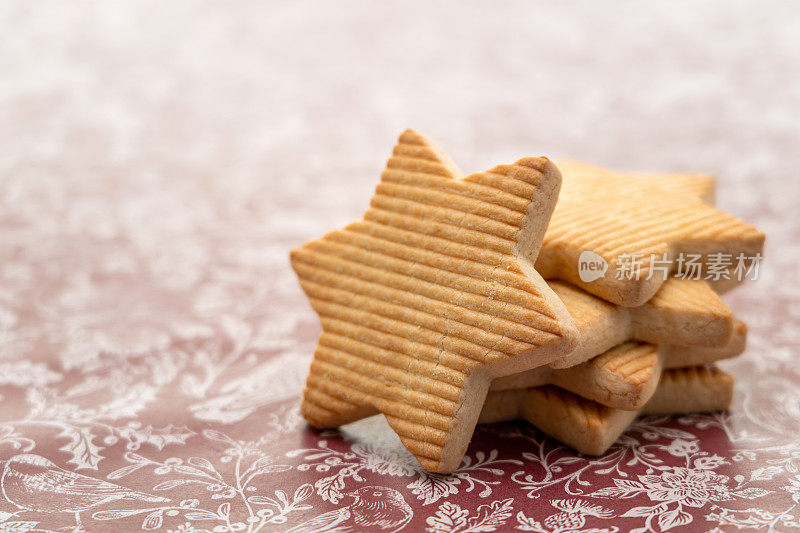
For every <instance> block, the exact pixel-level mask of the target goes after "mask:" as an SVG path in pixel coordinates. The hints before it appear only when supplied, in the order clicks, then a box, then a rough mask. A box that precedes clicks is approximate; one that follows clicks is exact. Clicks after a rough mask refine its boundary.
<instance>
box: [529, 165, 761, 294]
mask: <svg viewBox="0 0 800 533" xmlns="http://www.w3.org/2000/svg"><path fill="white" fill-rule="evenodd" d="M558 165H559V168H560V169H561V172H562V175H563V185H562V190H561V195H560V197H559V201H558V205H557V206H556V210H555V212H554V213H553V217H552V219H551V221H550V226H549V227H548V229H547V233H546V235H545V239H544V242H543V244H542V249H541V251H540V253H539V256H538V258H537V260H536V269H537V270H538V271H539V272H540V273H541V274H542V275H543V276H544V277H545V278H546V279H561V280H564V281H568V282H570V283H572V284H574V285H577V286H579V287H581V288H583V289H584V290H586V291H588V292H590V293H592V294H594V295H597V296H599V297H601V298H603V299H604V300H608V301H609V302H613V303H616V304H619V305H623V306H626V307H635V306H639V305H642V304H643V303H645V302H647V301H648V300H649V299H650V298H652V297H653V295H655V294H656V292H657V291H658V288H659V287H660V286H661V285H662V283H663V282H664V279H663V275H662V274H661V273H660V272H657V271H656V270H655V269H654V268H653V267H654V265H653V264H652V262H651V259H652V258H653V257H655V258H656V260H659V261H660V260H661V259H662V258H663V257H664V254H666V258H667V260H670V261H672V270H673V271H674V270H675V268H676V267H677V265H676V262H675V259H676V258H677V256H678V255H679V254H680V253H685V254H700V255H702V256H703V257H704V258H705V257H707V256H708V255H710V254H714V253H723V254H731V256H732V257H737V256H738V254H740V253H742V254H744V256H745V257H753V256H755V255H756V254H757V253H761V251H762V249H763V245H764V234H763V233H761V232H760V231H758V230H756V229H755V228H754V227H752V226H750V225H749V224H746V223H745V222H742V221H741V220H738V219H736V218H734V217H732V216H730V215H728V214H726V213H723V212H722V211H720V210H718V209H716V208H714V207H713V206H712V205H710V204H709V203H708V202H709V201H711V200H713V180H710V178H708V177H707V176H682V175H665V174H658V175H654V174H626V173H620V172H613V171H610V170H605V169H602V168H599V167H594V166H591V165H586V164H583V163H575V162H571V161H560V162H559V163H558ZM583 252H593V253H594V254H596V256H594V257H597V256H599V257H600V258H602V261H605V262H606V263H607V265H608V270H607V271H606V272H605V274H604V275H603V276H601V277H600V278H598V279H595V280H593V281H581V278H580V275H579V269H578V267H579V257H580V255H581V253H583ZM626 254H627V255H628V256H629V257H630V256H634V255H640V256H641V257H640V258H639V259H640V261H641V266H640V271H639V274H638V276H635V277H634V279H627V278H628V275H627V273H625V272H623V271H622V270H620V267H621V264H622V262H623V257H624V256H625V255H626ZM651 270H653V273H654V275H652V276H651V275H650V271H651ZM618 274H619V276H618ZM618 278H619V279H618ZM648 278H649V279H648Z"/></svg>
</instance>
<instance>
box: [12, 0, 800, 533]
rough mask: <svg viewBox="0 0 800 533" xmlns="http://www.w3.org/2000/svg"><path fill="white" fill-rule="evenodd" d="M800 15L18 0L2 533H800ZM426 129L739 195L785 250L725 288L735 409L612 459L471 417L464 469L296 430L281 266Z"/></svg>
mask: <svg viewBox="0 0 800 533" xmlns="http://www.w3.org/2000/svg"><path fill="white" fill-rule="evenodd" d="M798 15H800V12H799V11H798V8H797V7H795V6H792V5H791V4H782V3H772V2H762V3H758V4H756V3H741V2H725V3H722V2H708V3H702V4H700V5H696V4H695V3H693V2H683V1H681V0H679V1H673V2H664V3H658V4H655V3H647V4H641V3H632V2H622V1H619V2H617V1H615V2H611V3H602V4H600V3H598V4H593V3H575V2H567V3H558V4H557V5H556V4H547V5H545V4H538V3H533V4H531V3H527V2H524V3H523V2H520V3H517V2H508V3H503V4H502V5H494V4H493V5H492V7H489V6H488V5H487V4H485V3H475V4H466V5H460V6H458V7H457V6H456V5H455V4H450V3H439V2H436V3H430V2H414V1H411V2H403V3H402V4H396V5H391V4H371V3H366V2H364V3H362V2H335V3H333V2H332V3H329V4H324V5H323V4H317V3H313V4H312V3H306V2H288V1H286V2H234V3H227V2H226V3H213V4H212V3H207V4H206V3H182V2H130V3H117V2H102V3H101V2H97V3H93V2H89V3H81V4H80V6H68V5H66V4H64V3H58V2H53V3H36V4H35V5H34V4H31V3H27V2H5V3H3V4H2V6H0V28H1V29H2V31H0V72H1V73H2V74H0V146H2V148H0V460H2V461H3V462H2V464H0V469H1V470H2V477H0V488H2V491H0V496H1V497H0V530H4V531H34V530H35V531H55V530H59V529H60V528H75V527H76V526H77V525H78V524H82V527H83V529H85V530H87V531H139V530H142V529H144V530H152V529H155V530H158V529H160V530H164V531H173V532H178V531H180V532H189V531H214V532H221V531H246V532H255V531H265V532H266V531H284V530H288V529H290V528H293V527H296V528H297V529H295V531H305V532H311V531H393V530H405V531H422V530H425V528H428V529H429V530H430V531H434V532H439V533H445V532H448V533H449V532H453V533H455V532H460V533H466V532H478V531H495V530H496V531H504V530H523V531H538V532H556V531H559V532H563V531H594V532H600V531H634V530H635V531H664V530H681V529H684V530H690V531H708V530H714V528H717V530H724V531H730V530H732V529H734V528H743V529H745V530H746V529H748V528H749V529H753V530H770V529H771V530H774V531H788V530H792V529H800V442H799V441H798V438H797V436H798V434H799V432H800V388H799V387H798V385H800V364H798V362H797V355H798V354H797V350H798V348H797V346H798V345H800V329H799V328H798V326H800V299H799V298H798V296H800V289H798V287H800V279H798V278H799V277H800V276H799V273H800V269H798V267H797V261H798V260H800V224H798V214H797V204H798V201H800V186H798V181H797V176H796V173H797V169H798V168H800V151H798V150H797V146H798V142H800V128H798V125H797V117H798V116H799V115H800V31H798V30H800V28H798V22H797V21H798ZM406 127H413V128H415V129H417V130H418V131H420V132H421V133H423V134H426V135H428V136H430V137H431V138H432V139H434V140H436V141H437V142H439V143H440V144H441V145H442V147H443V148H444V149H445V150H447V151H448V152H449V153H450V155H451V156H452V157H453V158H454V160H455V161H456V162H457V163H458V164H459V166H460V167H461V168H462V169H463V170H465V171H472V170H481V169H485V168H489V167H490V166H492V165H494V164H496V163H502V162H512V161H514V160H516V159H517V158H518V157H520V156H523V155H547V156H550V157H572V158H576V159H581V160H585V161H589V162H592V163H596V164H600V165H605V166H608V167H611V168H622V169H627V170H660V171H668V170H669V171H699V172H708V173H711V174H713V175H715V176H717V177H718V194H717V196H718V205H719V206H720V207H721V208H723V209H725V210H727V211H728V212H730V213H732V214H735V215H737V216H740V217H742V218H744V219H746V220H748V221H749V222H751V223H753V224H755V225H756V226H757V227H759V229H761V230H763V231H765V232H766V234H767V236H768V243H767V249H766V253H765V258H766V259H765V263H764V265H763V268H762V272H761V276H760V279H758V280H757V281H753V282H750V283H749V284H747V285H746V286H744V287H741V288H739V289H737V290H736V291H735V292H733V293H731V294H730V295H729V296H727V297H726V301H727V302H728V303H729V304H730V306H731V307H732V308H733V309H734V311H735V313H737V315H738V316H740V317H741V318H742V319H744V320H745V321H747V323H748V325H749V327H750V337H749V347H748V350H747V352H746V354H745V355H744V356H742V357H741V358H739V359H737V360H734V361H731V362H728V363H726V364H724V368H725V369H726V370H729V371H730V372H732V373H733V374H734V375H735V376H736V377H737V380H738V383H737V388H736V397H735V401H734V407H733V409H732V410H731V411H730V413H727V414H720V415H710V416H686V417H673V418H670V417H647V418H643V419H640V420H639V421H638V422H637V423H636V424H635V426H634V427H632V428H631V430H630V431H629V432H628V433H626V435H625V436H624V437H623V438H621V439H620V440H619V442H618V443H617V444H616V445H615V446H614V447H613V448H612V449H611V450H610V451H609V453H608V454H607V455H605V456H603V457H601V458H585V457H580V456H577V455H575V454H574V453H572V452H570V451H569V450H568V449H565V448H563V447H560V446H559V445H558V444H557V443H556V442H554V441H552V440H550V439H547V438H545V437H544V436H543V435H542V434H541V433H538V432H537V431H535V430H533V429H532V428H530V427H529V426H526V425H525V424H500V425H493V426H487V427H482V428H480V429H479V430H478V431H477V433H476V435H475V438H474V440H473V443H472V444H471V446H470V448H469V450H468V451H467V456H466V458H465V462H464V466H463V467H462V468H461V469H460V470H459V471H457V472H456V473H455V474H453V475H451V476H436V475H430V474H427V473H426V472H424V471H423V470H421V469H420V467H419V466H418V465H417V464H416V463H415V461H414V460H413V459H412V458H411V457H410V455H409V454H408V453H407V452H406V451H405V450H404V449H403V448H402V447H401V446H400V445H399V442H398V440H397V438H396V436H394V434H392V433H391V432H390V431H389V429H388V427H387V426H386V424H385V422H384V421H383V420H382V419H380V418H372V419H368V420H365V421H362V422H359V423H357V424H354V425H352V426H350V427H346V428H344V429H343V430H342V431H341V432H334V431H326V432H315V431H311V430H309V429H307V428H306V426H305V425H304V423H303V422H302V420H301V419H300V418H299V416H298V411H297V399H298V396H299V392H300V390H301V387H302V383H303V380H304V377H305V373H306V371H307V367H308V364H309V361H310V358H311V353H312V351H313V348H314V345H315V340H316V337H317V335H318V334H319V331H320V330H319V325H318V322H317V318H316V316H315V314H314V313H313V312H312V310H311V308H310V306H309V305H308V304H307V302H306V301H305V298H304V297H303V295H302V292H301V290H300V288H299V286H298V284H297V282H296V280H295V278H294V275H293V274H292V273H291V271H290V269H289V266H288V257H287V252H288V250H289V248H291V247H293V246H296V245H298V244H300V243H302V242H304V241H305V240H307V239H309V238H313V237H318V236H320V235H322V234H323V233H324V232H326V231H329V230H332V229H334V228H337V227H340V226H342V225H344V224H345V223H347V222H349V221H351V220H353V219H355V218H358V217H360V216H361V214H362V213H363V212H364V210H365V209H366V206H367V203H368V200H369V198H370V196H371V195H372V190H373V188H374V185H375V184H376V183H377V179H378V175H379V173H380V170H381V169H382V168H383V165H384V163H385V161H386V159H387V157H388V155H389V152H390V150H391V147H392V145H393V143H394V140H395V138H396V136H397V135H398V134H399V133H400V132H401V131H402V130H403V129H404V128H406ZM395 491H396V492H395ZM375 501H379V502H383V503H384V506H383V507H381V508H380V509H381V510H380V512H378V511H375V506H374V505H370V504H371V503H374V502H375ZM387 502H388V503H387ZM381 518H382V519H381ZM326 528H327V529H326ZM335 528H338V529H335Z"/></svg>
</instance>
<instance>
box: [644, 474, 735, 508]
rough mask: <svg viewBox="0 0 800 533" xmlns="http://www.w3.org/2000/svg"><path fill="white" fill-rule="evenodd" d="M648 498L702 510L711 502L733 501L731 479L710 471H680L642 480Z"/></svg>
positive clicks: (650, 476) (647, 476) (648, 476)
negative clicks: (678, 503) (729, 486)
mask: <svg viewBox="0 0 800 533" xmlns="http://www.w3.org/2000/svg"><path fill="white" fill-rule="evenodd" d="M639 481H641V482H642V483H644V485H645V487H646V489H645V492H646V493H647V496H648V497H649V498H650V500H652V501H657V502H680V503H682V504H684V505H688V506H689V507H702V506H703V505H705V504H706V503H708V502H711V501H713V502H721V501H728V500H732V499H733V495H732V494H731V491H730V489H729V488H728V486H727V483H728V476H722V475H719V474H715V473H714V472H711V471H709V470H690V469H688V468H682V467H677V468H674V469H673V470H672V472H663V473H662V474H661V475H660V476H656V475H646V476H639Z"/></svg>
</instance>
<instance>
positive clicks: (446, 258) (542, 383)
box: [291, 131, 764, 473]
mask: <svg viewBox="0 0 800 533" xmlns="http://www.w3.org/2000/svg"><path fill="white" fill-rule="evenodd" d="M712 200H713V181H712V180H711V179H709V178H707V177H704V176H693V175H670V174H663V175H630V174H622V173H616V172H611V171H607V170H604V169H600V168H597V167H591V166H588V165H584V164H578V163H571V162H563V163H559V164H558V165H556V164H554V163H553V162H551V161H549V160H548V159H547V158H544V157H529V158H523V159H520V160H518V161H517V162H515V163H513V164H509V165H500V166H497V167H494V168H492V169H490V170H488V171H485V172H479V173H475V174H470V175H468V176H463V175H462V174H461V173H460V171H459V170H458V168H457V167H456V165H455V164H454V163H453V162H452V161H451V160H450V159H449V158H448V157H447V155H446V154H445V153H444V152H443V151H442V150H441V149H440V148H439V147H438V146H436V145H435V144H434V143H433V142H431V141H430V140H428V139H427V138H425V137H423V136H421V135H419V134H417V133H415V132H413V131H406V132H404V133H403V134H402V135H401V136H400V139H399V142H398V144H397V145H396V146H395V148H394V151H393V154H392V156H391V157H390V159H389V162H388V163H387V166H386V169H385V170H384V172H383V173H382V175H381V180H380V183H379V184H378V186H377V189H376V191H375V195H374V196H373V198H372V201H371V203H370V207H369V209H368V210H367V211H366V213H365V215H364V217H363V219H362V220H360V221H358V222H354V223H352V224H350V225H349V226H347V227H345V228H343V229H340V230H337V231H334V232H332V233H329V234H328V235H325V236H324V237H322V238H320V239H317V240H314V241H310V242H308V243H306V244H305V245H303V246H302V247H300V248H298V249H296V250H294V251H292V254H291V262H292V266H293V268H294V270H295V272H296V273H297V275H298V278H299V280H300V284H301V286H302V288H303V290H304V291H305V293H306V295H307V296H308V297H309V299H310V302H311V305H312V307H313V308H314V309H315V311H316V312H317V313H318V314H319V316H320V319H321V323H322V334H321V335H320V338H319V343H318V346H317V349H316V350H315V352H314V358H313V361H312V364H311V369H310V372H309V376H308V379H307V382H306V387H305V389H304V391H303V401H302V406H301V411H302V413H303V415H304V417H305V418H306V420H307V421H308V422H309V423H310V424H311V425H312V426H315V427H337V426H339V425H342V424H347V423H349V422H353V421H355V420H358V419H360V418H363V417H366V416H369V415H372V414H376V413H382V414H383V415H384V416H385V417H386V420H387V421H388V423H389V425H390V426H391V427H392V428H393V429H394V431H396V432H397V434H398V435H399V436H400V439H401V441H402V442H403V444H404V445H405V446H406V448H408V450H409V451H410V452H411V453H412V454H414V456H415V457H416V458H417V459H418V460H419V462H420V463H421V464H422V465H423V466H424V467H425V468H427V469H428V470H431V471H434V472H442V473H447V472H452V471H453V470H455V469H456V468H458V466H459V464H460V462H461V459H462V457H463V455H464V452H465V451H466V448H467V445H468V444H469V440H470V438H471V435H472V433H473V431H474V428H475V425H476V424H477V423H478V422H479V421H480V422H496V421H501V420H511V419H517V418H521V419H524V420H527V421H528V422H530V423H532V424H534V425H535V426H537V427H539V428H540V429H541V430H543V431H544V432H546V433H548V434H549V435H551V436H553V437H555V438H557V439H559V440H560V441H562V442H563V443H565V444H567V445H569V446H571V447H573V448H575V449H576V450H577V451H579V452H583V453H587V454H602V453H604V452H605V450H606V449H607V448H608V447H609V446H610V445H611V444H612V443H613V442H614V441H615V440H616V439H617V437H618V436H619V435H620V434H621V433H622V432H624V431H625V429H626V428H627V426H628V425H629V424H630V423H631V421H632V420H633V419H634V418H635V417H636V416H637V415H638V414H642V413H688V412H695V411H709V410H724V409H726V408H727V407H728V406H729V404H730V401H731V394H732V386H733V379H732V377H731V376H730V375H728V374H726V373H725V372H723V371H721V370H719V369H717V368H715V367H714V366H713V365H712V363H713V362H714V361H717V360H720V359H724V358H729V357H733V356H735V355H738V354H739V353H741V352H742V351H743V350H744V345H745V335H746V327H745V325H744V324H743V323H742V322H740V321H738V320H736V319H735V318H734V316H733V313H732V312H731V310H730V309H729V308H728V307H727V306H726V305H725V304H724V303H723V302H722V301H721V300H720V298H719V296H718V292H719V291H720V290H723V289H727V288H729V287H731V286H733V285H734V284H735V282H736V281H737V280H736V276H737V275H738V276H739V277H741V274H742V272H741V271H739V272H738V274H737V273H735V272H733V270H734V269H735V268H738V267H739V264H742V265H744V267H743V268H746V269H747V271H748V272H752V270H753V269H754V268H757V260H758V258H760V252H761V250H762V247H763V241H764V235H763V234H762V233H760V232H759V231H757V230H756V229H754V228H753V227H751V226H749V225H747V224H746V223H744V222H742V221H740V220H738V219H736V218H734V217H732V216H729V215H727V214H725V213H723V212H721V211H719V210H717V209H716V208H714V207H713V205H712ZM689 259H691V261H690V260H689ZM725 261H727V263H726V262H725ZM722 263H724V264H727V265H729V266H730V267H731V268H730V270H731V271H730V272H725V271H724V269H723V268H721V264H722ZM689 265H691V266H692V272H691V275H690V276H687V275H686V274H687V272H688V270H689V268H688V266H689ZM723 266H724V265H723Z"/></svg>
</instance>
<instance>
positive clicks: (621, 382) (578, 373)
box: [487, 321, 747, 411]
mask: <svg viewBox="0 0 800 533" xmlns="http://www.w3.org/2000/svg"><path fill="white" fill-rule="evenodd" d="M734 331H735V333H734V335H733V337H732V338H731V339H730V341H729V342H728V344H726V345H725V346H722V347H714V348H712V347H699V346H694V347H688V346H665V345H661V346H656V345H653V344H647V343H641V342H624V343H622V344H620V345H618V346H615V347H614V348H612V349H610V350H608V351H607V352H605V353H603V354H601V355H598V356H597V357H594V358H592V359H590V360H589V361H586V362H585V363H581V364H579V365H575V366H572V367H569V368H563V369H554V368H551V367H548V366H544V367H540V368H536V369H533V370H529V371H527V372H522V373H521V374H516V375H514V376H508V377H505V378H499V379H497V380H495V381H493V382H492V386H491V391H492V392H490V393H489V394H490V396H491V395H492V394H495V392H494V391H501V390H508V389H524V388H529V387H539V386H543V385H555V386H558V387H560V388H562V389H564V390H566V391H569V392H573V393H575V394H577V395H578V396H581V397H583V398H586V399H589V400H593V401H596V402H598V403H600V404H602V405H605V406H608V407H613V408H615V409H622V410H624V411H636V410H639V409H641V408H642V407H643V406H644V405H645V404H646V403H647V402H648V401H649V400H650V398H651V397H652V395H653V393H654V392H655V390H656V386H657V385H658V382H659V379H660V378H661V375H662V370H663V369H665V368H676V367H686V366H695V365H703V364H707V363H711V362H713V361H718V360H721V359H726V358H730V357H735V356H737V355H739V354H741V353H742V352H743V351H744V348H745V337H746V334H747V328H746V327H745V326H744V323H743V322H741V321H736V325H735V328H734ZM487 401H488V400H487Z"/></svg>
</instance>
